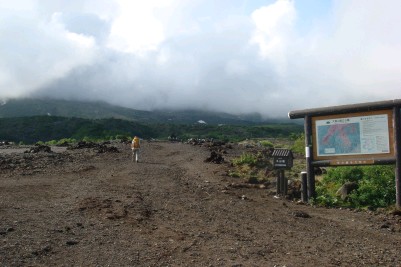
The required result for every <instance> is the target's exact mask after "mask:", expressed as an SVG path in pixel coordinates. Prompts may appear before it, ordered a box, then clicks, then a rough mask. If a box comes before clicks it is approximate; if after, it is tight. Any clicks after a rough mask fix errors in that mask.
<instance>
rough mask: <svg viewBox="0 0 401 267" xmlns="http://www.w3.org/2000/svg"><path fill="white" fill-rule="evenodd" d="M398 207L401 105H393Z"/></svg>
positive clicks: (400, 203) (400, 198) (400, 200)
mask: <svg viewBox="0 0 401 267" xmlns="http://www.w3.org/2000/svg"><path fill="white" fill-rule="evenodd" d="M393 128H394V154H395V192H396V198H395V202H396V207H397V208H401V116H400V106H395V107H393Z"/></svg>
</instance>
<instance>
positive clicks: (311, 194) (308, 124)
mask: <svg viewBox="0 0 401 267" xmlns="http://www.w3.org/2000/svg"><path fill="white" fill-rule="evenodd" d="M305 157H306V172H307V175H308V199H311V198H315V197H316V191H315V172H314V169H313V165H312V162H313V153H312V119H311V117H310V116H309V115H306V116H305Z"/></svg>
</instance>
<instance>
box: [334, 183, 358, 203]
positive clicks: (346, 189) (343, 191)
mask: <svg viewBox="0 0 401 267" xmlns="http://www.w3.org/2000/svg"><path fill="white" fill-rule="evenodd" d="M355 189H358V184H357V183H355V182H346V183H345V184H343V186H341V187H340V189H338V191H337V193H336V194H337V195H338V196H340V197H341V199H342V200H345V199H347V197H348V196H349V194H350V193H351V192H352V191H353V190H355Z"/></svg>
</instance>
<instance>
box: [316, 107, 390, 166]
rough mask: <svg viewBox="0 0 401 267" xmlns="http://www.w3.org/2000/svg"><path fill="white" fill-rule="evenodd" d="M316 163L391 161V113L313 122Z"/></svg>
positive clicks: (327, 117)
mask: <svg viewBox="0 0 401 267" xmlns="http://www.w3.org/2000/svg"><path fill="white" fill-rule="evenodd" d="M312 131H313V147H314V149H313V152H314V159H315V160H327V159H337V158H339V157H341V158H355V159H367V158H369V159H372V158H376V157H378V158H383V157H392V156H393V155H394V151H393V148H392V145H390V144H392V140H391V138H392V134H390V133H391V132H390V131H392V111H391V110H383V111H370V112H360V113H350V114H342V115H330V116H320V117H313V118H312Z"/></svg>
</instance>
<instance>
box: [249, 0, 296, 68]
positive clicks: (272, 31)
mask: <svg viewBox="0 0 401 267" xmlns="http://www.w3.org/2000/svg"><path fill="white" fill-rule="evenodd" d="M295 17H296V11H295V8H294V2H293V1H289V0H279V1H277V2H275V3H274V4H271V5H268V6H263V7H261V8H259V9H257V10H255V11H254V12H253V13H252V15H251V18H252V21H253V22H254V24H255V31H254V33H253V37H252V39H251V43H255V44H257V45H258V46H259V49H260V53H261V55H262V56H263V57H265V58H270V59H271V60H274V61H275V63H276V64H283V61H284V60H285V59H284V57H285V53H286V48H287V46H288V42H289V41H290V40H289V38H290V37H291V36H290V35H291V32H292V30H293V23H294V20H295Z"/></svg>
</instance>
